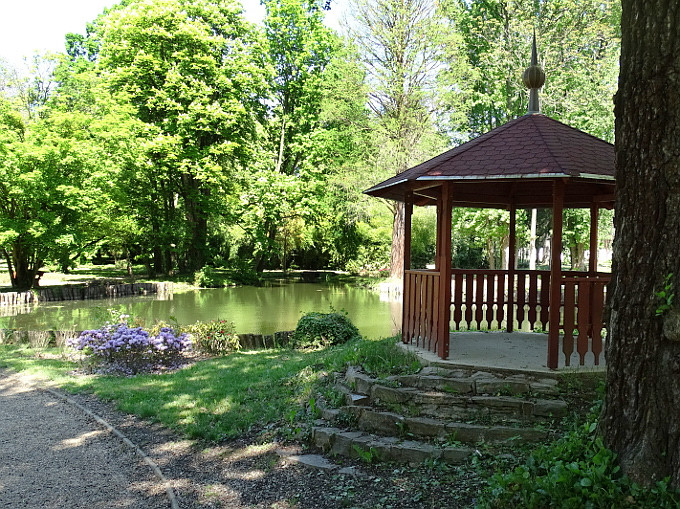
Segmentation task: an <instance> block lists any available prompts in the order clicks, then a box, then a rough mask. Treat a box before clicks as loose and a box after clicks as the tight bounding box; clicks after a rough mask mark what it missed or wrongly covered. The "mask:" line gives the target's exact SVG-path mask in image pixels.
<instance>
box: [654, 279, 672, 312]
mask: <svg viewBox="0 0 680 509" xmlns="http://www.w3.org/2000/svg"><path fill="white" fill-rule="evenodd" d="M656 296H657V297H658V298H659V302H660V303H659V305H658V307H657V308H656V316H661V315H663V314H664V313H665V312H666V311H668V310H669V309H671V307H672V306H673V299H674V298H675V293H674V292H673V273H670V274H667V275H666V277H665V278H664V279H663V289H662V290H659V291H658V292H656Z"/></svg>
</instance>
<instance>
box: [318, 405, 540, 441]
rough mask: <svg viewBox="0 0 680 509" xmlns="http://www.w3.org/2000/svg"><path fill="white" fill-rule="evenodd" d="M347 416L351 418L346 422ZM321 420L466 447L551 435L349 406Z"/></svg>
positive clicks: (328, 411)
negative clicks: (446, 441) (450, 442)
mask: <svg viewBox="0 0 680 509" xmlns="http://www.w3.org/2000/svg"><path fill="white" fill-rule="evenodd" d="M347 416H351V419H348V418H347ZM322 417H323V418H324V419H326V420H329V421H333V420H335V421H336V422H345V423H346V422H347V421H348V420H351V421H352V422H353V423H355V425H356V427H357V428H358V429H360V430H362V431H367V432H373V433H377V434H381V435H392V436H397V437H400V438H402V439H404V438H407V437H408V438H410V437H413V438H428V439H432V438H437V439H442V440H449V441H455V442H462V443H468V444H476V443H479V442H492V443H502V442H505V441H508V440H512V441H514V442H522V443H533V442H540V441H543V440H545V439H547V438H548V437H549V436H550V433H549V432H547V431H545V430H539V429H535V428H521V427H512V426H485V425H479V424H467V423H461V422H455V421H443V420H440V419H432V418H430V417H408V416H403V415H400V414H397V413H394V412H385V411H380V410H376V409H374V408H369V407H358V406H348V407H343V408H341V409H337V410H325V411H324V412H322Z"/></svg>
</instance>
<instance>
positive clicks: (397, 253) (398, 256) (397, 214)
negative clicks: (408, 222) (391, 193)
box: [390, 201, 406, 279]
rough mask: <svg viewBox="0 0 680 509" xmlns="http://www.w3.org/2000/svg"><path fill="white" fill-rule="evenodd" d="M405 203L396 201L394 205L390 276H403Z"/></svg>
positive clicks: (398, 277) (397, 277) (400, 277)
mask: <svg viewBox="0 0 680 509" xmlns="http://www.w3.org/2000/svg"><path fill="white" fill-rule="evenodd" d="M405 211H406V205H405V204H404V203H402V202H400V201H399V202H396V203H395V207H394V224H393V228H392V252H391V254H390V277H391V278H396V279H402V278H403V277H404V213H405Z"/></svg>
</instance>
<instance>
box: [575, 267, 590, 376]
mask: <svg viewBox="0 0 680 509" xmlns="http://www.w3.org/2000/svg"><path fill="white" fill-rule="evenodd" d="M577 324H578V340H577V343H576V351H577V352H578V355H579V364H580V365H581V366H583V365H584V364H585V358H586V353H587V352H588V329H589V328H590V281H588V280H587V279H585V278H584V279H580V280H579V281H578V319H577Z"/></svg>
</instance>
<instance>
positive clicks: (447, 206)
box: [436, 182, 452, 359]
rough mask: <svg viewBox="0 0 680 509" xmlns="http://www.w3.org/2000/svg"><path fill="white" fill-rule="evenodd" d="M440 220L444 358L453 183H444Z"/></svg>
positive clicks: (441, 351)
mask: <svg viewBox="0 0 680 509" xmlns="http://www.w3.org/2000/svg"><path fill="white" fill-rule="evenodd" d="M439 201H440V203H441V209H439V208H438V209H437V211H438V212H440V214H439V216H440V218H441V219H440V220H439V221H437V226H438V229H437V238H438V239H439V241H438V242H437V245H438V246H439V253H438V256H437V258H438V262H437V265H438V267H439V309H438V310H437V313H438V314H439V319H438V330H437V334H436V337H437V355H439V357H440V358H442V359H447V358H448V356H449V322H450V320H451V208H452V206H451V184H450V183H449V182H444V183H443V184H442V193H441V198H440V200H439Z"/></svg>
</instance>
